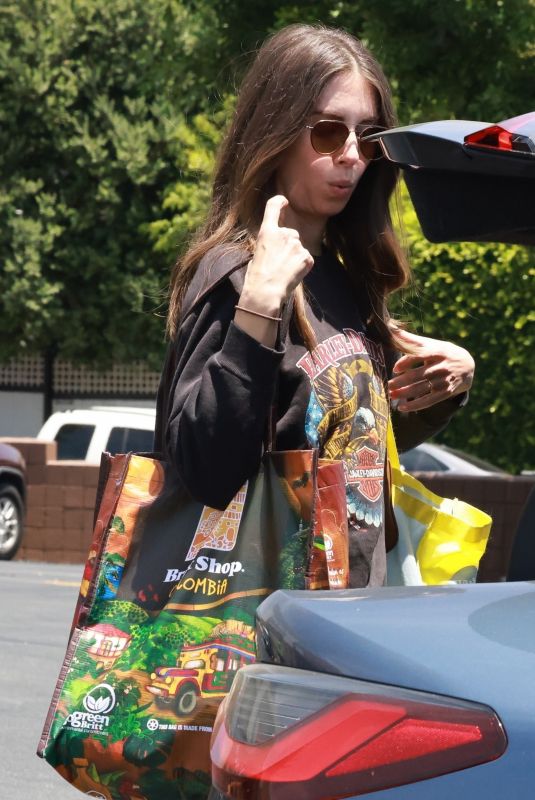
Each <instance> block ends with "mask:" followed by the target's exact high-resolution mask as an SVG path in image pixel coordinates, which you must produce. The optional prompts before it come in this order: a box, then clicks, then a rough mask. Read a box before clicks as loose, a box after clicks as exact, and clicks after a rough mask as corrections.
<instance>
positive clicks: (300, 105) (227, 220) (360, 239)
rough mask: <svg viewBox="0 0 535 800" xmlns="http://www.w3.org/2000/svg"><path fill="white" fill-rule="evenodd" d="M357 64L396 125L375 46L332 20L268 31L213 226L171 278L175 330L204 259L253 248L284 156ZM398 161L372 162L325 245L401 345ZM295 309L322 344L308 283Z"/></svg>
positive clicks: (222, 157)
mask: <svg viewBox="0 0 535 800" xmlns="http://www.w3.org/2000/svg"><path fill="white" fill-rule="evenodd" d="M355 66H356V68H357V69H358V70H359V71H360V73H361V74H362V75H363V76H364V77H365V78H366V79H367V80H368V81H369V82H370V84H371V85H372V86H373V87H374V90H375V95H376V103H377V117H378V121H377V124H378V125H382V126H385V127H392V126H394V125H395V124H396V118H395V113H394V110H393V107H392V99H391V92H390V88H389V85H388V82H387V80H386V78H385V76H384V73H383V71H382V69H381V67H380V65H379V64H378V62H377V61H376V60H375V58H374V57H373V56H372V54H371V53H370V52H369V50H368V49H367V48H366V47H365V46H364V45H363V44H362V42H360V41H359V40H358V39H356V38H355V37H353V36H351V35H350V34H348V33H346V32H344V31H342V30H338V29H334V28H327V27H325V26H323V25H301V24H296V25H289V26H288V27H286V28H284V29H282V30H281V31H279V32H278V33H275V34H274V35H273V36H271V37H270V38H268V39H267V40H266V41H265V42H264V44H263V45H262V47H261V48H260V50H259V51H258V53H257V54H256V58H255V59H254V61H253V63H252V65H251V67H250V68H249V71H248V72H247V74H246V76H245V78H244V80H243V83H242V86H241V89H240V92H239V95H238V101H237V105H236V110H235V113H234V118H233V120H232V122H231V125H230V127H229V129H228V131H227V134H226V137H225V139H224V141H223V143H222V145H221V147H220V150H219V155H218V160H217V165H216V170H215V175H214V181H213V191H212V202H211V207H210V210H209V213H208V217H207V219H206V221H205V223H204V225H203V226H202V227H201V228H200V229H199V231H198V232H197V234H196V236H195V238H194V240H193V242H192V243H191V245H190V247H189V249H188V251H187V252H186V254H185V255H184V256H183V257H182V258H180V259H179V260H178V262H177V263H176V265H175V268H174V270H173V275H172V278H171V291H170V304H169V315H168V333H169V335H170V336H171V338H172V337H173V336H174V335H175V333H176V330H177V327H178V319H179V315H180V308H181V304H182V300H183V298H184V294H185V292H186V290H187V287H188V285H189V283H190V281H191V279H192V277H193V274H194V272H195V270H196V268H197V266H198V264H199V262H200V260H201V258H202V257H203V256H204V255H205V254H206V253H207V252H208V251H209V250H211V249H212V248H213V247H214V246H216V245H222V244H223V245H226V246H228V247H229V248H232V247H236V248H240V249H243V251H244V252H245V254H247V253H250V254H251V255H252V253H253V252H254V247H255V241H256V235H257V233H258V230H259V227H260V224H261V222H262V219H263V215H264V209H265V204H266V201H267V200H268V198H269V197H270V196H272V195H273V194H274V193H275V191H274V175H275V173H276V170H277V167H278V165H279V163H280V160H281V156H282V154H283V153H284V152H285V151H286V150H287V148H288V147H290V145H292V144H293V143H294V142H295V141H296V139H297V138H298V137H299V135H300V134H301V133H302V130H303V126H304V125H305V124H306V122H307V120H308V118H309V116H310V114H311V112H312V110H313V108H314V105H315V103H316V101H317V99H318V97H319V95H320V94H321V92H322V91H323V89H324V88H325V86H326V84H327V83H328V81H329V80H330V79H331V78H333V77H334V76H335V75H339V74H340V73H343V72H347V71H350V70H352V69H354V68H355ZM396 181H397V169H396V168H395V167H394V166H393V165H392V164H391V163H390V162H388V161H386V160H385V159H380V160H379V161H375V162H371V163H370V164H369V165H368V167H367V169H366V171H365V172H364V175H363V176H362V178H361V179H360V181H359V183H358V184H357V188H356V189H355V191H354V193H353V195H352V196H351V199H350V200H349V202H348V203H347V205H346V207H345V208H344V210H343V211H342V212H341V213H340V214H338V215H336V216H335V217H332V218H331V219H330V220H329V222H328V224H327V230H326V244H327V246H328V247H329V248H330V249H332V250H333V251H334V252H335V253H336V254H337V255H338V257H339V258H340V259H341V261H342V263H343V264H344V266H345V268H346V269H347V271H348V274H349V275H350V277H351V278H352V280H353V282H354V284H355V285H356V287H357V288H358V289H360V290H361V293H362V291H365V292H366V294H367V297H368V300H369V315H368V323H369V324H370V325H371V326H372V327H373V329H374V331H375V333H376V335H377V337H378V338H379V340H381V341H383V342H384V343H386V344H389V345H391V344H392V334H391V332H390V329H389V327H388V318H389V317H388V311H387V306H386V298H387V296H388V295H389V294H390V293H391V292H392V291H394V290H396V289H399V288H401V287H403V286H405V285H406V284H407V283H408V280H409V277H410V270H409V267H408V264H407V261H406V259H405V256H404V253H403V250H402V248H401V247H400V245H399V243H398V241H397V239H396V237H395V234H394V232H393V228H392V220H391V217H390V210H389V201H390V197H391V195H392V192H393V191H394V188H395V185H396ZM294 314H295V317H296V322H297V326H298V329H299V331H300V333H301V335H302V336H303V339H304V341H305V343H306V345H307V346H308V347H309V349H312V348H313V347H314V345H315V337H314V334H313V331H312V328H311V326H310V324H309V322H308V320H307V318H306V314H305V304H304V297H303V289H302V287H298V289H297V290H296V292H295V304H294Z"/></svg>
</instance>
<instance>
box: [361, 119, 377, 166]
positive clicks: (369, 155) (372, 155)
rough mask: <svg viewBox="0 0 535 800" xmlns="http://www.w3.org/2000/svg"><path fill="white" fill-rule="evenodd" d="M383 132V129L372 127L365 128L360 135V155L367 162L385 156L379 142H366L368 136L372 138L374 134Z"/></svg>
mask: <svg viewBox="0 0 535 800" xmlns="http://www.w3.org/2000/svg"><path fill="white" fill-rule="evenodd" d="M381 130H383V128H374V127H370V128H365V129H364V130H363V131H361V133H360V134H359V150H360V154H361V156H362V157H363V158H365V159H366V160H367V161H375V160H376V159H377V158H381V156H382V154H383V153H382V150H381V145H380V144H379V142H367V141H365V138H366V136H371V135H372V134H373V133H379V131H381Z"/></svg>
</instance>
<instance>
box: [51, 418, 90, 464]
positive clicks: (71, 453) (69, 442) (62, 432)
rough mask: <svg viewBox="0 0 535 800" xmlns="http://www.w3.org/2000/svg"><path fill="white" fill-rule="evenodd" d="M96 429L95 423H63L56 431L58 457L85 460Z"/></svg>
mask: <svg viewBox="0 0 535 800" xmlns="http://www.w3.org/2000/svg"><path fill="white" fill-rule="evenodd" d="M94 430H95V426H94V425H73V424H69V425H62V426H61V428H59V430H58V432H57V433H56V442H57V444H58V458H59V459H66V458H68V459H82V460H83V459H84V458H85V457H86V455H87V449H88V447H89V442H90V441H91V437H92V436H93V432H94Z"/></svg>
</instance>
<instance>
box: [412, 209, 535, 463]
mask: <svg viewBox="0 0 535 800" xmlns="http://www.w3.org/2000/svg"><path fill="white" fill-rule="evenodd" d="M405 200H406V202H405V203H404V208H405V211H404V215H403V222H404V230H405V233H406V237H407V244H408V246H409V253H410V258H411V263H412V266H413V270H414V278H415V287H416V291H415V292H413V293H411V295H410V296H408V297H405V299H404V302H403V303H402V304H399V303H398V306H397V310H398V311H400V312H401V315H402V316H404V317H405V318H406V319H408V320H409V321H410V322H411V323H412V327H413V328H415V329H417V330H418V331H419V332H421V333H423V334H425V335H427V336H432V337H435V338H439V339H447V340H450V341H455V342H457V343H458V344H461V345H462V346H463V347H466V348H467V349H468V350H469V351H470V352H471V353H472V354H473V356H474V358H475V361H476V373H475V379H474V384H473V387H472V390H471V393H470V402H469V403H468V405H467V406H466V408H464V409H463V411H462V412H461V413H459V414H458V415H457V416H456V417H455V419H454V421H453V422H452V423H451V424H450V426H449V427H448V428H447V429H446V431H445V432H444V433H443V434H441V436H440V439H441V441H443V442H445V443H448V444H450V445H452V446H454V447H459V448H460V449H462V450H466V451H468V452H472V453H476V454H477V455H479V456H480V457H481V458H485V459H487V460H489V461H491V462H493V463H495V464H497V465H498V466H501V467H503V468H504V469H507V470H510V471H512V472H516V471H519V470H520V469H529V468H531V469H533V466H534V461H533V453H534V452H535V422H534V420H533V398H534V397H535V371H534V370H533V368H532V366H531V359H532V353H533V350H534V347H535V327H534V325H533V323H534V322H535V310H534V308H533V279H534V278H535V262H534V258H533V255H534V253H533V250H528V249H527V248H524V247H520V246H507V245H503V244H479V243H469V242H460V243H451V244H450V243H446V244H432V243H430V242H428V241H426V239H424V237H423V235H422V233H421V230H420V226H419V224H418V221H417V219H416V214H415V212H414V209H413V208H412V206H411V205H410V204H409V201H408V200H407V198H406V197H405Z"/></svg>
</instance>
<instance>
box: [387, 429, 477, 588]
mask: <svg viewBox="0 0 535 800" xmlns="http://www.w3.org/2000/svg"><path fill="white" fill-rule="evenodd" d="M387 453H388V459H389V462H390V467H391V492H392V505H393V509H394V515H395V519H396V524H397V529H398V540H397V544H396V546H395V547H394V548H393V549H392V550H390V551H389V552H388V553H387V574H388V585H389V586H404V585H405V586H422V585H425V584H448V583H474V582H475V580H476V577H477V570H478V567H479V562H480V560H481V557H482V556H483V553H484V552H485V549H486V546H487V542H488V539H489V535H490V528H491V525H492V518H491V517H490V516H489V515H488V514H486V513H485V512H484V511H480V510H479V509H478V508H475V507H474V506H472V505H470V504H469V503H465V502H464V501H463V500H458V499H449V498H444V497H440V496H439V495H437V494H434V492H431V491H430V490H429V489H427V488H426V487H425V486H424V485H423V484H422V483H420V481H418V480H417V479H416V478H414V477H413V476H412V475H409V474H408V473H407V472H405V471H404V470H402V469H401V466H400V462H399V456H398V452H397V448H396V442H395V439H394V432H393V430H392V424H391V422H389V426H388V430H387Z"/></svg>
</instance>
